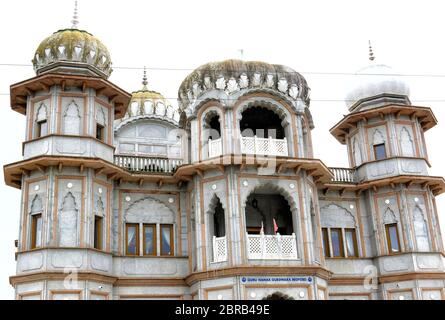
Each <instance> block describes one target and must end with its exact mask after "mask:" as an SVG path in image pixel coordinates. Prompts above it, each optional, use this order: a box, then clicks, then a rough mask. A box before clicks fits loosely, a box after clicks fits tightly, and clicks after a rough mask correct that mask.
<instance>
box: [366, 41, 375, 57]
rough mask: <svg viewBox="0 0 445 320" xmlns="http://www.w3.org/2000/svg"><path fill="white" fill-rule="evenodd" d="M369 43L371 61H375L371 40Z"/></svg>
mask: <svg viewBox="0 0 445 320" xmlns="http://www.w3.org/2000/svg"><path fill="white" fill-rule="evenodd" d="M368 43H369V60H370V61H374V59H375V57H374V52H373V51H372V46H371V40H368Z"/></svg>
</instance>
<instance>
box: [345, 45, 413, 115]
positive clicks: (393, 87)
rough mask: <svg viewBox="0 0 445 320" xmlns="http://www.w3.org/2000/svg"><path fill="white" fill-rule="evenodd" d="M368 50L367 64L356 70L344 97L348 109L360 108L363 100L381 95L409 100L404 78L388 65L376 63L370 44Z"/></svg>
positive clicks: (395, 99) (397, 99)
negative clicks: (352, 82)
mask: <svg viewBox="0 0 445 320" xmlns="http://www.w3.org/2000/svg"><path fill="white" fill-rule="evenodd" d="M369 50H370V51H369V61H370V63H369V65H368V66H366V67H364V68H362V69H360V70H358V71H357V72H356V74H355V77H354V84H353V85H352V86H351V89H350V90H349V92H348V93H347V95H346V97H345V102H346V105H347V106H348V108H349V110H350V111H354V110H357V109H361V108H359V107H360V105H361V104H362V103H363V102H366V101H370V100H373V99H374V98H379V97H383V96H387V97H388V98H390V99H391V98H392V99H393V100H394V101H404V100H407V101H409V100H408V99H409V94H410V89H409V85H408V84H407V83H406V82H405V79H403V78H402V76H400V75H398V74H397V73H396V71H394V69H393V68H391V67H390V66H387V65H385V64H379V63H376V62H375V57H374V53H373V52H372V48H371V46H370V47H369ZM387 100H388V99H387Z"/></svg>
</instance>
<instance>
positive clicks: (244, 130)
mask: <svg viewBox="0 0 445 320" xmlns="http://www.w3.org/2000/svg"><path fill="white" fill-rule="evenodd" d="M241 117H242V118H241V121H240V131H241V135H242V136H243V137H253V136H257V137H258V138H268V137H272V138H274V139H284V137H285V133H284V128H283V126H282V125H281V122H282V121H281V119H280V117H279V116H278V115H277V114H276V113H275V112H273V111H272V110H269V109H266V108H264V107H252V108H248V109H246V110H244V111H243V112H242V113H241Z"/></svg>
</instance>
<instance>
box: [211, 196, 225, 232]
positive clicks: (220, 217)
mask: <svg viewBox="0 0 445 320" xmlns="http://www.w3.org/2000/svg"><path fill="white" fill-rule="evenodd" d="M213 219H214V220H213V221H214V235H215V237H224V236H225V235H226V225H225V218H224V209H223V207H222V203H221V201H220V200H219V199H218V203H217V205H216V207H215V215H214V217H213Z"/></svg>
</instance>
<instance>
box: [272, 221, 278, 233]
mask: <svg viewBox="0 0 445 320" xmlns="http://www.w3.org/2000/svg"><path fill="white" fill-rule="evenodd" d="M272 219H273V232H274V233H275V234H277V231H278V225H277V222H276V221H275V218H272Z"/></svg>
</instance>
